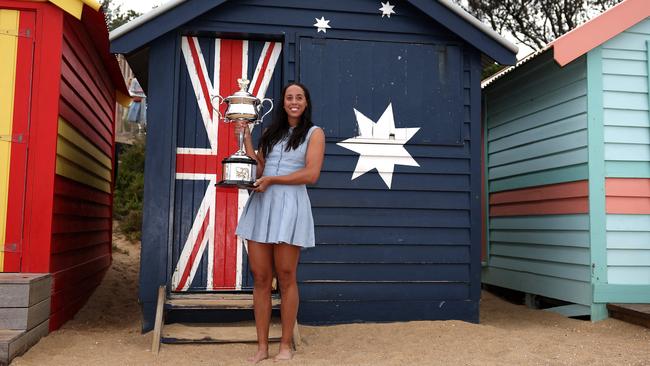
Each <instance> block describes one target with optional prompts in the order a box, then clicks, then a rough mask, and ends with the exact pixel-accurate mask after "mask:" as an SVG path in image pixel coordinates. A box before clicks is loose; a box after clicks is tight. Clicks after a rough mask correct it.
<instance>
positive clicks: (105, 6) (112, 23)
mask: <svg viewBox="0 0 650 366" xmlns="http://www.w3.org/2000/svg"><path fill="white" fill-rule="evenodd" d="M102 10H103V11H104V16H105V17H106V25H107V26H108V30H109V32H110V31H112V30H113V29H115V28H117V27H119V26H121V25H124V24H126V23H128V22H129V21H130V20H131V19H135V18H137V17H139V16H140V15H142V14H141V13H138V12H137V11H135V10H132V9H128V10H126V11H124V10H122V5H117V6H115V5H114V4H113V0H103V1H102Z"/></svg>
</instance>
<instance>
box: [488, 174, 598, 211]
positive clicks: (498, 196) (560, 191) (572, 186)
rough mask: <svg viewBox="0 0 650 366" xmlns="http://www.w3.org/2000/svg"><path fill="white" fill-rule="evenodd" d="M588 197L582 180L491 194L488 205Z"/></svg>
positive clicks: (587, 186) (586, 184)
mask: <svg viewBox="0 0 650 366" xmlns="http://www.w3.org/2000/svg"><path fill="white" fill-rule="evenodd" d="M588 195H589V183H588V182H587V181H586V180H582V181H577V182H569V183H559V184H551V185H546V186H538V187H533V188H524V189H517V190H512V191H505V192H498V193H493V194H491V195H490V204H491V205H492V204H500V203H510V202H513V203H515V202H531V201H543V200H549V199H560V198H573V197H586V196H588Z"/></svg>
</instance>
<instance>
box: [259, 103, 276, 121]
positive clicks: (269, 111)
mask: <svg viewBox="0 0 650 366" xmlns="http://www.w3.org/2000/svg"><path fill="white" fill-rule="evenodd" d="M264 102H269V103H271V108H269V110H268V111H266V113H264V115H263V116H262V118H260V121H259V122H262V120H264V117H266V115H267V114H269V113H271V111H272V110H273V100H271V99H270V98H264V99H262V103H261V105H264Z"/></svg>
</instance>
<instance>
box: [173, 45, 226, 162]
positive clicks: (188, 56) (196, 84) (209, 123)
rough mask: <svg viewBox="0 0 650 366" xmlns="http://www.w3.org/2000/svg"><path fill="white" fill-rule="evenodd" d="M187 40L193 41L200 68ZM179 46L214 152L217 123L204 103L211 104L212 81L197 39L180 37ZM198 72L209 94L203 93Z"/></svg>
mask: <svg viewBox="0 0 650 366" xmlns="http://www.w3.org/2000/svg"><path fill="white" fill-rule="evenodd" d="M189 42H193V43H194V46H195V48H196V52H197V55H198V59H199V65H198V67H199V68H200V70H199V69H197V65H195V64H194V59H193V58H192V51H191V50H190V46H189ZM181 48H182V50H183V56H184V59H185V64H186V65H187V70H188V73H189V75H190V80H191V81H192V87H193V88H194V95H195V96H196V102H197V104H198V106H199V110H200V111H201V116H202V117H203V125H204V126H205V130H206V132H207V135H208V140H209V141H210V148H212V150H214V151H215V152H216V151H217V147H218V127H217V126H218V123H214V121H213V117H210V111H209V110H208V108H207V106H206V103H205V102H206V101H207V102H210V103H209V104H210V105H212V100H211V98H212V96H213V95H214V94H215V93H214V87H213V86H212V82H211V81H210V78H209V76H208V70H207V67H206V65H205V58H204V57H203V52H202V51H201V45H200V44H199V40H198V39H197V38H196V37H182V42H181ZM199 72H201V76H202V77H203V79H204V80H205V83H206V87H207V89H208V94H209V95H203V88H202V87H201V82H200V80H199V74H198V73H199Z"/></svg>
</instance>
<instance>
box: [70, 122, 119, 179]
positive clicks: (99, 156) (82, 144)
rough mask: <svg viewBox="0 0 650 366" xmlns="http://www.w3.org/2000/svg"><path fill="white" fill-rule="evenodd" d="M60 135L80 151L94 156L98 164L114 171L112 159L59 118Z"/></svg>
mask: <svg viewBox="0 0 650 366" xmlns="http://www.w3.org/2000/svg"><path fill="white" fill-rule="evenodd" d="M59 135H60V136H63V137H64V138H65V139H66V140H68V141H70V142H71V143H73V144H74V145H75V146H77V147H78V148H79V149H81V150H83V151H85V152H86V153H87V154H88V155H90V156H92V157H93V158H95V160H97V161H98V162H100V163H102V164H103V165H104V166H105V167H107V168H108V169H112V168H113V165H112V164H111V158H110V157H109V156H107V155H106V154H104V153H103V152H102V151H101V150H99V149H98V148H96V147H95V145H93V143H92V142H90V141H89V140H88V139H86V138H85V137H84V136H83V135H81V134H80V133H79V132H77V130H75V129H74V128H72V126H70V124H69V123H68V122H67V121H66V120H64V119H63V118H61V117H59Z"/></svg>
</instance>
